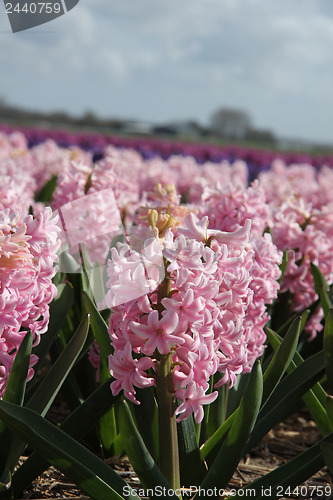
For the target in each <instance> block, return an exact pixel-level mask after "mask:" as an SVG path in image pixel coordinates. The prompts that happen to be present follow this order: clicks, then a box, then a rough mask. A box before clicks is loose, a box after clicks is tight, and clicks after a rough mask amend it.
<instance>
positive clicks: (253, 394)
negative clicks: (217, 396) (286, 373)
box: [194, 361, 263, 498]
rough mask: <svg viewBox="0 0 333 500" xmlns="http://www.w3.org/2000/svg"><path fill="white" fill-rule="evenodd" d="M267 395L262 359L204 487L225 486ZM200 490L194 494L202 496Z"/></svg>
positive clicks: (255, 366)
mask: <svg viewBox="0 0 333 500" xmlns="http://www.w3.org/2000/svg"><path fill="white" fill-rule="evenodd" d="M262 395H263V378H262V372H261V366H260V363H259V361H256V362H255V364H254V366H253V368H252V372H251V375H250V378H249V381H248V384H247V386H246V389H245V391H244V394H243V397H242V400H241V403H240V405H239V409H238V412H237V414H236V417H235V419H234V422H233V424H232V427H231V429H230V431H229V433H228V436H227V438H226V439H225V441H224V443H223V444H222V446H221V448H220V450H219V452H218V454H217V457H216V459H215V460H214V463H213V465H212V466H211V468H210V470H209V472H208V474H207V476H206V478H205V480H204V481H203V483H202V485H201V488H202V489H203V490H208V489H211V488H213V489H214V488H217V489H223V488H225V487H226V486H227V485H228V483H229V481H230V479H231V477H232V475H233V473H234V472H235V470H236V467H237V465H238V463H239V461H240V460H241V458H242V456H243V453H244V450H245V447H246V443H247V441H248V438H249V436H250V434H251V431H252V429H253V426H254V424H255V421H256V418H257V415H258V412H259V408H260V404H261V398H262ZM199 496H200V495H199V494H198V493H197V494H196V495H195V496H194V498H199Z"/></svg>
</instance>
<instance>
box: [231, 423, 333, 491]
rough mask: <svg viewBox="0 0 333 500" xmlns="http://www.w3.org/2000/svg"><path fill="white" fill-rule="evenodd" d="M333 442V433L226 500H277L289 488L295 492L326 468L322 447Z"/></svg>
mask: <svg viewBox="0 0 333 500" xmlns="http://www.w3.org/2000/svg"><path fill="white" fill-rule="evenodd" d="M332 442H333V433H331V434H329V436H327V437H326V438H324V439H322V440H321V441H320V442H319V443H317V444H315V445H314V446H312V447H311V448H310V449H309V450H307V451H305V452H303V453H301V454H300V455H298V456H297V457H295V458H293V459H292V460H289V462H287V463H286V464H284V465H282V466H281V467H277V468H276V469H274V470H273V471H272V472H269V473H268V474H266V475H265V476H263V477H261V478H260V479H257V480H256V481H254V482H253V483H251V484H249V485H248V486H246V487H245V488H242V489H241V490H239V491H238V492H237V493H236V494H235V495H232V496H229V497H227V498H226V500H234V499H235V498H254V499H255V500H267V498H270V499H271V500H277V499H278V498H281V497H282V496H284V494H283V492H285V491H286V488H287V487H288V486H289V487H290V489H291V490H293V489H294V488H296V486H298V485H300V484H302V483H304V482H305V481H306V480H307V479H309V478H310V477H311V476H313V475H314V474H316V472H318V471H319V470H320V469H322V468H323V467H324V466H325V462H324V459H323V457H322V453H321V447H322V445H323V444H325V443H332ZM246 490H247V491H246Z"/></svg>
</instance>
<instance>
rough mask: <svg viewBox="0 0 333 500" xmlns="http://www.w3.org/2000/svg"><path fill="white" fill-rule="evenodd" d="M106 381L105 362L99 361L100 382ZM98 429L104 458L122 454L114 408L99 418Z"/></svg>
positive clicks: (107, 372) (108, 377)
mask: <svg viewBox="0 0 333 500" xmlns="http://www.w3.org/2000/svg"><path fill="white" fill-rule="evenodd" d="M107 379H110V371H109V368H108V365H107V360H104V362H103V360H102V359H101V367H100V381H101V382H103V381H105V380H107ZM110 391H111V389H110ZM98 429H99V436H100V440H101V444H102V446H103V454H104V456H106V457H111V456H114V455H121V454H122V453H123V446H122V442H121V436H120V435H119V432H118V426H117V421H116V414H115V408H110V409H109V410H108V411H107V412H105V413H104V414H103V415H102V416H101V418H100V419H99V422H98Z"/></svg>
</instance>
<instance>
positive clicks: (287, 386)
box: [247, 351, 324, 450]
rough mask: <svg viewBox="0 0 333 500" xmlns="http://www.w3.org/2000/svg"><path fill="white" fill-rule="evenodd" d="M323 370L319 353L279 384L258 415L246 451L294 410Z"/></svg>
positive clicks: (321, 356) (321, 355)
mask: <svg viewBox="0 0 333 500" xmlns="http://www.w3.org/2000/svg"><path fill="white" fill-rule="evenodd" d="M323 369H324V355H323V352H322V351H321V352H319V353H317V354H315V355H314V356H311V358H308V359H307V360H305V361H304V362H303V363H302V364H301V365H300V366H298V367H297V368H296V369H295V370H294V371H292V372H291V373H290V374H289V375H287V376H286V377H285V378H284V379H283V380H282V381H281V382H280V383H279V385H278V386H277V388H276V389H275V391H274V393H273V394H272V395H271V397H270V399H269V400H268V401H267V403H266V404H265V406H264V407H263V408H262V409H261V411H260V413H259V415H258V420H257V423H256V425H255V427H254V429H253V432H252V434H251V437H250V439H249V443H248V446H247V450H250V449H251V448H253V447H254V446H255V445H256V444H257V443H258V442H259V441H260V439H261V438H262V437H264V436H265V435H266V434H267V432H268V431H269V430H270V429H272V428H273V427H274V426H275V425H276V424H278V423H279V422H280V421H281V420H283V419H284V418H285V417H287V416H288V415H289V414H290V412H291V410H293V409H295V404H298V400H299V399H300V398H301V397H302V396H303V395H304V394H305V393H306V392H307V391H308V390H309V389H310V388H311V387H312V386H313V385H314V383H315V382H316V381H317V380H318V378H319V377H320V375H321V372H322V371H323Z"/></svg>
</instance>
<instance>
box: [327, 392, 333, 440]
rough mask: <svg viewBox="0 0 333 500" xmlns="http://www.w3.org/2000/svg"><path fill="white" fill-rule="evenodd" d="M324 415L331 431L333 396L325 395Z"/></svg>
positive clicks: (332, 428) (332, 425) (332, 424)
mask: <svg viewBox="0 0 333 500" xmlns="http://www.w3.org/2000/svg"><path fill="white" fill-rule="evenodd" d="M326 414H327V418H328V420H329V423H330V427H331V430H332V431H333V396H330V395H327V398H326Z"/></svg>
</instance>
